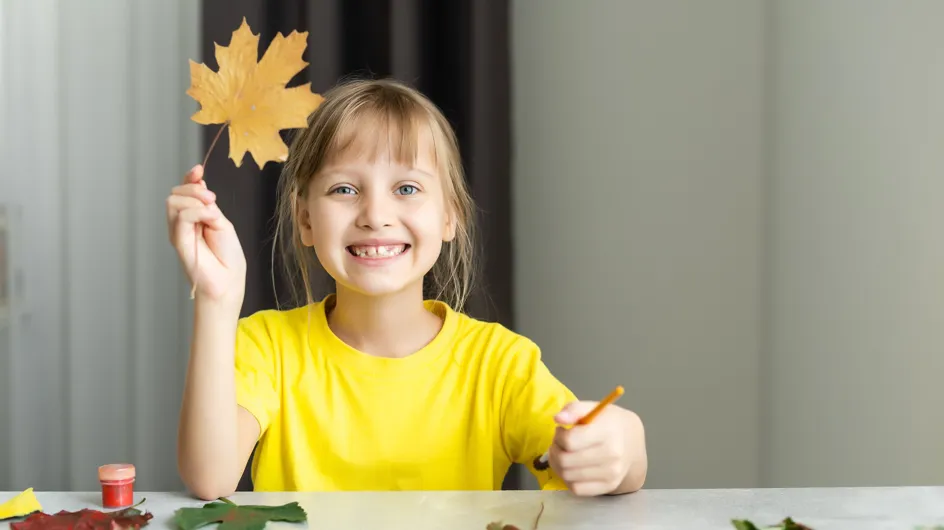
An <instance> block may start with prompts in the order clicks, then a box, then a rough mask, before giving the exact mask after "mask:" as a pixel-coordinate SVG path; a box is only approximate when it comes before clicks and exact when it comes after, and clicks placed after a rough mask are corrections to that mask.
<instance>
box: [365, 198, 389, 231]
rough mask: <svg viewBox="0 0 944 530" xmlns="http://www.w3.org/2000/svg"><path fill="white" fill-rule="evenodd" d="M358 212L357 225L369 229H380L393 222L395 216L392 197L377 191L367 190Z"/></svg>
mask: <svg viewBox="0 0 944 530" xmlns="http://www.w3.org/2000/svg"><path fill="white" fill-rule="evenodd" d="M361 197H362V199H361V201H360V210H359V211H358V212H357V226H358V227H359V228H364V229H369V230H379V229H381V228H383V227H385V226H391V225H392V224H393V218H394V216H395V213H394V208H393V200H392V197H388V196H387V194H384V193H382V192H381V193H378V192H376V191H371V192H369V193H368V192H365V193H364V194H363V195H362V196H361Z"/></svg>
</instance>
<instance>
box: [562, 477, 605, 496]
mask: <svg viewBox="0 0 944 530" xmlns="http://www.w3.org/2000/svg"><path fill="white" fill-rule="evenodd" d="M568 488H569V489H570V491H571V492H572V493H573V494H574V495H577V496H578V497H599V496H600V495H606V494H608V493H610V492H612V491H613V490H615V489H616V486H615V485H613V484H611V483H610V482H608V481H603V480H598V481H590V482H576V483H574V484H569V485H568Z"/></svg>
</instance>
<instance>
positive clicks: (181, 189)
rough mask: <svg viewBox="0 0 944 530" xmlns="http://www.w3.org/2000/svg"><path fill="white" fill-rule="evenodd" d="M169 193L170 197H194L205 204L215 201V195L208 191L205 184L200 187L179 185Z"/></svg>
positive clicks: (198, 185)
mask: <svg viewBox="0 0 944 530" xmlns="http://www.w3.org/2000/svg"><path fill="white" fill-rule="evenodd" d="M170 192H171V195H183V196H186V197H196V198H198V199H200V200H202V201H203V202H204V203H206V204H210V203H212V202H215V201H216V194H215V193H213V192H212V191H210V190H208V189H207V188H206V185H205V184H204V185H202V186H201V185H200V184H181V185H180V186H174V187H173V188H172V189H171V190H170Z"/></svg>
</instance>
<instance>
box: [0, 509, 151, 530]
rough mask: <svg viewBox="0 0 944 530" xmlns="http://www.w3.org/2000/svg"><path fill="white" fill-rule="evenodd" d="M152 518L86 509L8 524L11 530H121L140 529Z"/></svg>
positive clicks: (133, 512) (132, 511)
mask: <svg viewBox="0 0 944 530" xmlns="http://www.w3.org/2000/svg"><path fill="white" fill-rule="evenodd" d="M152 517H154V516H153V515H152V514H150V513H141V510H138V509H137V508H126V509H124V510H119V511H115V512H100V511H98V510H90V509H88V508H85V509H82V510H79V511H77V512H69V511H66V510H61V511H59V512H57V513H55V514H48V513H43V512H37V513H34V514H33V515H30V516H29V517H27V518H26V519H24V520H23V521H22V522H19V523H10V529H11V530H53V529H54V530H123V529H130V528H141V527H142V526H145V525H147V524H148V521H150V520H151V518H152Z"/></svg>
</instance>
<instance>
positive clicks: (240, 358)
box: [235, 313, 279, 438]
mask: <svg viewBox="0 0 944 530" xmlns="http://www.w3.org/2000/svg"><path fill="white" fill-rule="evenodd" d="M276 355H277V351H276V348H275V347H274V344H273V341H272V338H271V335H270V333H269V327H268V325H267V324H266V320H265V319H264V318H263V317H262V315H261V314H258V313H257V314H255V315H252V316H249V317H246V318H242V319H240V321H239V324H238V326H237V328H236V355H235V368H236V403H237V404H238V405H239V406H241V407H243V408H244V409H246V410H248V411H249V412H250V413H251V414H252V415H253V416H254V417H255V418H256V421H258V422H259V436H260V438H261V437H262V435H263V434H264V433H265V432H266V429H267V428H268V427H269V423H270V422H271V421H272V418H274V417H275V416H276V415H277V414H278V411H279V391H278V377H277V373H278V372H277V368H276V367H277V357H276Z"/></svg>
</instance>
